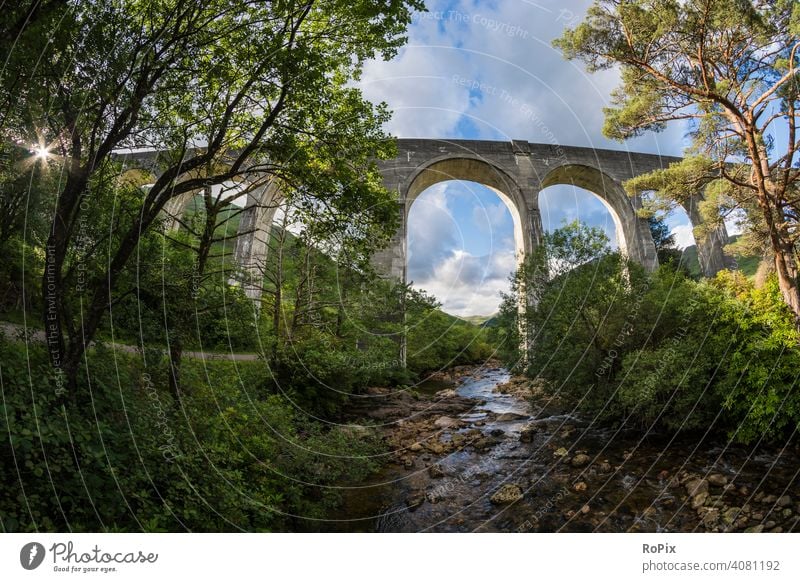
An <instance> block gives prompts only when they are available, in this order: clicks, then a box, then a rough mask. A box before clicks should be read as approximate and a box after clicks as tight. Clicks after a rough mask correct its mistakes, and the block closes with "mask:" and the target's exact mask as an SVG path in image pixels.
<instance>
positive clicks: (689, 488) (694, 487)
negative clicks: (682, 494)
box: [686, 479, 708, 497]
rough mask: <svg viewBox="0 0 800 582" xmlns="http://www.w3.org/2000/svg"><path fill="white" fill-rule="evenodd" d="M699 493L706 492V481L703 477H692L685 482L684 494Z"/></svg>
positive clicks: (692, 494) (692, 495) (693, 494)
mask: <svg viewBox="0 0 800 582" xmlns="http://www.w3.org/2000/svg"><path fill="white" fill-rule="evenodd" d="M701 493H708V481H706V480H705V479H693V480H692V481H689V482H688V483H687V484H686V494H687V495H688V496H689V497H695V496H697V495H700V494H701Z"/></svg>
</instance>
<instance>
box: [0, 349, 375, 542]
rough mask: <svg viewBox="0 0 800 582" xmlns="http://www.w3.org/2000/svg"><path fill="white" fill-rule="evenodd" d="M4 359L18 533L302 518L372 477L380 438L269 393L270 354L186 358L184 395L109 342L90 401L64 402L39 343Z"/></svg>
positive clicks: (9, 523) (290, 523) (258, 525)
mask: <svg viewBox="0 0 800 582" xmlns="http://www.w3.org/2000/svg"><path fill="white" fill-rule="evenodd" d="M26 354H27V355H26ZM0 362H2V364H0V380H2V401H1V402H0V404H2V409H0V431H2V434H4V435H10V437H8V436H7V440H5V442H4V445H3V447H2V449H1V450H0V460H2V464H3V467H4V468H5V470H4V471H3V477H2V481H0V527H1V528H2V530H3V531H7V532H8V531H34V530H38V531H66V530H71V531H97V530H112V531H140V530H144V531H183V530H192V531H238V530H246V531H274V530H286V529H303V528H304V527H305V526H304V522H303V521H302V519H299V518H294V517H291V516H292V515H298V516H305V517H321V516H322V515H324V513H325V511H327V509H328V508H330V506H331V505H332V504H334V503H335V502H336V495H335V490H334V489H331V488H329V485H331V484H333V483H337V482H339V481H340V480H342V479H345V478H352V479H359V478H363V476H364V475H365V474H366V473H368V472H369V471H370V470H372V469H374V467H375V463H374V461H373V459H374V458H375V454H376V453H377V452H380V450H381V445H380V444H379V443H378V441H377V439H376V438H375V437H374V436H372V434H371V433H370V432H369V431H362V432H361V433H359V434H354V433H352V432H349V431H348V430H346V429H343V428H337V427H330V426H328V425H322V424H321V423H317V422H314V421H312V420H310V419H309V418H308V417H306V416H305V415H304V414H302V413H300V412H299V411H297V409H296V408H295V407H294V406H293V405H292V404H291V403H290V402H288V401H287V400H286V399H285V398H283V397H281V396H279V395H269V394H266V393H265V392H264V390H263V389H262V388H259V386H261V385H263V378H264V377H265V376H266V375H267V374H268V373H267V370H266V368H265V366H264V364H263V363H261V362H235V361H231V362H228V361H225V362H219V361H214V362H203V361H201V360H188V359H187V360H186V362H185V365H184V371H183V388H184V391H183V392H182V394H181V398H180V400H179V401H175V399H174V397H173V396H172V395H171V394H170V392H169V391H168V390H166V389H165V386H166V385H167V371H166V370H167V369H166V365H165V364H164V363H163V362H160V361H155V362H149V364H150V365H149V366H147V367H145V366H144V365H143V364H142V362H141V359H139V358H134V357H132V356H130V355H127V354H119V353H117V354H112V353H111V352H109V351H108V350H105V349H103V348H102V347H100V348H98V349H97V350H93V351H90V352H89V355H88V366H87V369H88V370H89V376H88V378H87V377H86V376H84V377H83V378H82V379H81V381H80V384H79V390H81V391H83V392H84V393H87V394H90V395H91V398H90V400H89V402H90V404H89V406H88V407H81V408H76V407H74V406H73V405H72V404H67V405H64V406H62V405H61V404H60V403H58V402H57V401H56V396H55V390H54V386H55V383H54V378H53V377H52V374H51V372H50V368H49V366H48V365H47V360H46V354H45V353H44V350H43V349H42V348H41V347H38V346H34V345H29V346H27V347H25V346H22V345H20V344H16V343H10V342H6V341H0ZM89 380H91V382H90V381H89Z"/></svg>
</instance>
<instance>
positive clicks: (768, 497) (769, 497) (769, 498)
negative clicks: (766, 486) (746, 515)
mask: <svg viewBox="0 0 800 582" xmlns="http://www.w3.org/2000/svg"><path fill="white" fill-rule="evenodd" d="M777 500H778V498H777V497H776V496H775V495H765V496H764V497H762V498H761V503H767V504H769V505H772V504H773V503H775V502H776V501H777Z"/></svg>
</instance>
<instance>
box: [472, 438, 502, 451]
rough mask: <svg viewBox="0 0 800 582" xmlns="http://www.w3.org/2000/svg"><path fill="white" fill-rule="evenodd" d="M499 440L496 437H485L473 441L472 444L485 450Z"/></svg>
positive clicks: (480, 449) (478, 448)
mask: <svg viewBox="0 0 800 582" xmlns="http://www.w3.org/2000/svg"><path fill="white" fill-rule="evenodd" d="M498 442H499V441H498V440H497V439H496V438H494V437H483V438H481V439H478V440H476V441H475V442H474V443H472V446H473V447H475V448H476V449H477V450H479V451H484V450H486V449H489V448H491V447H493V446H495V445H496V444H497V443H498Z"/></svg>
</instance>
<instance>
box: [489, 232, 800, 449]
mask: <svg viewBox="0 0 800 582" xmlns="http://www.w3.org/2000/svg"><path fill="white" fill-rule="evenodd" d="M565 228H567V229H580V228H582V227H580V226H576V225H567V227H565ZM592 238H593V235H591V233H588V232H587V231H584V233H583V234H582V235H581V236H574V233H573V234H572V235H569V236H567V235H563V234H562V235H561V236H560V237H550V238H548V239H547V242H548V244H550V245H569V244H573V243H574V241H576V240H578V241H583V243H585V242H586V241H591V239H592ZM583 243H582V245H583V248H584V249H594V250H593V251H591V252H589V253H577V254H576V256H577V255H579V256H580V260H579V261H576V263H577V264H572V265H569V267H570V268H569V269H562V270H561V271H560V272H558V273H557V274H556V276H555V277H551V278H542V277H541V276H539V277H537V276H535V275H536V273H541V270H539V271H537V269H536V268H535V267H536V265H535V264H529V265H527V266H526V268H525V269H523V270H522V271H521V274H520V275H519V276H518V277H517V282H516V283H515V287H514V288H515V290H516V294H513V293H512V294H511V295H510V296H509V297H507V298H506V300H505V302H504V306H503V311H502V314H503V319H502V324H503V327H504V329H505V334H506V337H507V338H514V337H516V338H520V337H528V345H529V347H530V349H529V351H528V353H527V370H526V371H527V373H528V374H529V375H531V376H535V377H540V378H543V379H545V380H546V381H547V383H546V386H547V388H546V389H547V390H548V392H549V393H550V394H552V395H557V396H559V397H561V398H562V399H564V401H565V402H567V403H570V404H572V405H575V406H577V407H578V408H579V409H580V410H582V411H583V413H584V414H585V415H587V416H590V417H592V418H594V419H597V420H600V421H605V422H613V423H621V424H624V425H626V426H629V427H636V428H639V429H642V430H651V429H657V430H661V429H665V430H669V431H678V430H706V429H710V430H717V431H723V430H724V431H727V433H728V434H729V435H730V437H731V438H733V439H735V440H737V441H740V442H744V443H750V442H755V441H758V440H760V439H766V440H772V439H779V438H781V437H783V436H785V435H787V434H789V433H791V432H792V431H793V430H795V429H796V428H797V427H798V425H800V391H799V390H798V388H797V386H796V382H797V377H798V370H800V347H799V346H800V334H798V331H797V329H796V328H795V326H794V323H793V318H792V316H791V313H790V312H789V310H788V308H787V307H786V306H785V304H784V303H783V301H782V300H781V295H780V292H779V289H778V286H777V282H776V281H775V280H774V279H770V280H768V281H767V282H766V284H765V285H764V286H763V287H762V288H759V289H757V288H755V287H754V286H753V284H752V283H751V282H749V281H748V280H747V279H746V278H745V277H744V276H742V275H741V274H734V273H730V272H722V273H720V274H718V275H717V277H716V278H714V279H712V280H706V281H694V280H692V279H690V278H688V276H687V275H686V274H685V273H684V272H683V270H681V269H678V270H675V268H674V267H673V266H672V265H667V266H662V267H660V268H659V269H657V270H656V271H655V272H654V273H649V274H648V273H645V272H644V271H643V270H642V269H641V268H640V267H638V266H636V265H632V264H630V263H628V262H626V261H625V260H623V259H622V257H620V256H619V255H618V254H616V253H612V252H610V251H609V250H607V249H605V250H601V249H600V248H599V246H597V245H594V244H591V245H586V244H583ZM546 252H547V253H548V255H547V256H549V257H551V258H552V257H553V256H558V257H566V256H569V252H568V249H567V251H564V250H563V249H556V252H554V251H553V249H552V246H551V247H549V248H547V249H546ZM534 260H536V257H534ZM539 260H541V259H539ZM520 278H522V280H520ZM525 288H527V290H528V291H527V292H528V293H531V294H532V295H533V296H534V297H535V298H536V302H535V305H533V306H531V307H530V308H528V309H527V310H526V313H525V317H524V319H522V320H520V319H517V318H516V316H515V314H516V313H517V307H516V306H517V305H518V301H519V293H520V289H525ZM520 328H523V329H525V330H526V331H525V334H527V336H523V335H520V334H519V332H517V331H516V330H518V329H520ZM504 354H505V357H506V358H508V359H509V363H515V362H516V361H517V360H512V359H511V358H515V357H516V354H515V352H514V350H513V349H508V348H507V349H506V350H505V352H504Z"/></svg>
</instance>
